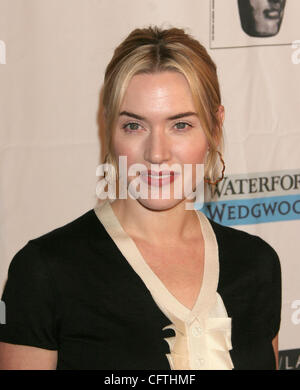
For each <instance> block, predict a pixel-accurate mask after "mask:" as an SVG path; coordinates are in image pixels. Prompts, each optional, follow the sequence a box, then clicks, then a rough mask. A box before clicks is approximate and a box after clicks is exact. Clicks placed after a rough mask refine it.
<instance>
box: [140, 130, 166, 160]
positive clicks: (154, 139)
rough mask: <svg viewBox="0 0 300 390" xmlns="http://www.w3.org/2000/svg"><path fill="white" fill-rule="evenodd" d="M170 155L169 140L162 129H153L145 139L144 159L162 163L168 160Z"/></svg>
mask: <svg viewBox="0 0 300 390" xmlns="http://www.w3.org/2000/svg"><path fill="white" fill-rule="evenodd" d="M171 156H172V152H171V141H170V139H168V137H167V135H166V134H165V133H164V129H163V128H156V129H153V131H151V133H150V135H149V136H148V138H147V140H146V145H145V151H144V159H145V161H148V162H150V163H151V164H162V163H164V162H167V161H168V160H170V158H171Z"/></svg>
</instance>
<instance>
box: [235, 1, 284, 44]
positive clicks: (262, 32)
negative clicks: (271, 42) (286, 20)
mask: <svg viewBox="0 0 300 390" xmlns="http://www.w3.org/2000/svg"><path fill="white" fill-rule="evenodd" d="M285 1H286V0H238V4H239V12H240V18H241V24H242V27H243V30H244V31H245V33H246V34H248V35H250V36H254V37H270V36H274V35H276V34H277V33H278V32H279V29H280V26H281V22H282V18H283V12H284V7H285Z"/></svg>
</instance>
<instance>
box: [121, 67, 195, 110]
mask: <svg viewBox="0 0 300 390" xmlns="http://www.w3.org/2000/svg"><path fill="white" fill-rule="evenodd" d="M129 106H130V107H129ZM183 106H184V108H187V109H190V110H192V109H194V104H193V97H192V93H191V90H190V86H189V84H188V82H187V80H186V78H185V76H184V75H183V74H181V73H179V72H175V71H174V72H173V71H164V72H158V73H153V74H138V75H135V76H133V77H132V79H131V80H130V82H129V84H128V87H127V89H126V91H125V94H124V99H123V102H122V105H121V108H122V109H125V108H127V109H129V108H130V109H131V110H133V109H139V108H140V109H142V110H160V111H168V110H170V109H173V110H176V109H178V108H181V110H182V108H183Z"/></svg>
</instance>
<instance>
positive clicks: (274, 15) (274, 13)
mask: <svg viewBox="0 0 300 390" xmlns="http://www.w3.org/2000/svg"><path fill="white" fill-rule="evenodd" d="M280 14H281V10H280V11H279V10H277V9H265V10H264V16H265V18H267V19H279V18H280Z"/></svg>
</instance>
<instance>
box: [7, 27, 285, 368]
mask: <svg viewBox="0 0 300 390" xmlns="http://www.w3.org/2000/svg"><path fill="white" fill-rule="evenodd" d="M103 108H104V109H103V113H104V116H103V119H104V123H105V128H106V132H107V133H106V135H107V137H106V140H107V147H108V154H107V156H106V163H107V164H108V163H110V164H111V165H107V166H108V167H109V168H110V169H109V171H108V173H107V174H106V180H107V183H109V184H113V182H114V179H115V178H116V179H118V183H120V182H121V180H123V179H126V180H127V187H126V188H128V193H127V195H128V196H126V197H121V196H117V198H116V199H115V200H111V199H106V200H104V201H103V202H102V203H100V204H99V205H97V206H96V207H95V208H94V209H92V210H89V211H88V212H86V213H85V214H83V215H82V216H80V217H79V218H77V219H76V220H74V221H72V222H70V223H69V224H67V225H65V226H62V227H60V228H58V229H55V230H53V231H51V232H49V233H47V234H45V235H43V236H41V237H38V238H36V239H33V240H30V241H29V242H28V243H27V244H26V245H25V247H24V248H22V249H21V250H20V251H19V252H18V253H17V254H16V255H15V257H14V258H13V260H12V262H11V264H10V267H9V272H8V280H7V283H6V286H5V289H4V292H3V296H2V300H3V301H4V302H5V303H6V308H7V320H6V325H2V326H1V328H0V341H2V343H1V352H0V365H1V368H2V369H6V368H20V369H26V368H32V369H34V368H41V369H100V370H101V369H166V370H168V369H172V370H179V369H188V370H190V369H191V370H194V369H196V370H198V369H199V370H205V369H275V368H276V365H277V354H278V346H277V342H278V331H279V324H280V308H281V274H280V264H279V259H278V256H277V254H276V252H275V251H274V249H272V248H271V247H270V245H269V244H267V243H266V242H265V241H263V240H262V239H261V238H259V237H257V236H254V235H251V234H248V233H246V232H243V231H240V230H237V229H233V228H230V227H225V226H222V225H219V224H217V223H215V222H213V221H212V220H210V219H208V218H207V217H206V216H205V215H204V214H203V213H202V212H200V211H196V210H193V211H187V209H188V204H189V203H191V201H190V199H191V198H190V197H189V196H187V195H189V194H186V192H184V195H182V197H181V198H178V197H176V196H175V185H176V186H177V188H181V189H184V186H185V184H186V182H187V181H186V180H185V179H188V181H189V182H190V184H192V189H193V190H194V189H195V188H196V187H197V188H198V183H199V181H198V178H197V175H196V174H195V171H192V173H191V175H190V176H189V175H188V174H185V171H184V167H186V166H187V164H191V165H192V166H193V167H195V166H200V165H201V164H205V181H206V182H207V183H208V185H215V184H216V182H218V181H219V180H221V179H222V175H221V170H222V173H223V172H224V167H225V166H224V162H223V159H222V154H221V152H222V124H223V120H224V108H223V106H222V105H221V98H220V91H219V84H218V79H217V74H216V66H215V64H214V62H213V61H212V60H211V58H210V57H209V55H208V54H207V52H206V50H205V48H204V47H203V46H202V45H201V44H200V43H199V42H198V41H196V40H195V39H194V38H192V37H191V36H190V35H188V34H186V33H185V32H184V31H183V30H181V29H176V28H172V29H169V30H162V29H159V28H157V27H149V28H145V29H136V30H134V31H133V32H132V33H131V34H130V35H129V36H128V37H127V38H126V39H125V40H124V42H122V43H121V44H120V46H119V47H117V49H116V50H115V53H114V56H113V58H112V60H111V61H110V63H109V64H108V67H107V69H106V73H105V81H104V89H103ZM121 156H126V158H127V166H128V167H132V166H133V165H134V164H140V165H139V166H142V169H141V171H140V172H139V173H140V175H139V173H137V174H134V175H130V174H129V173H130V172H129V170H127V171H125V174H124V171H123V175H122V174H121V171H120V166H118V164H117V162H118V161H119V157H121ZM218 162H222V163H223V167H222V168H221V166H222V164H221V165H220V164H219V163H218ZM218 165H219V166H218ZM113 167H115V169H113ZM161 167H163V168H161ZM174 167H175V168H174ZM181 168H182V169H181ZM220 168H221V169H220ZM161 172H163V177H160V178H158V177H157V175H159V174H160V173H161ZM136 179H141V182H140V187H142V183H144V184H145V185H146V193H147V194H146V195H148V196H139V193H138V191H135V190H132V189H130V185H131V184H133V181H134V180H136ZM167 184H168V185H169V189H170V196H168V197H166V198H163V197H162V196H161V195H162V190H163V188H164V187H165V186H166V185H167ZM145 185H144V187H143V188H144V189H145ZM153 188H155V189H156V190H157V191H158V192H159V197H157V198H154V197H151V196H149V192H150V190H152V189H153ZM118 195H120V194H119V191H118ZM150 195H151V194H150ZM192 195H193V194H192Z"/></svg>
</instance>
